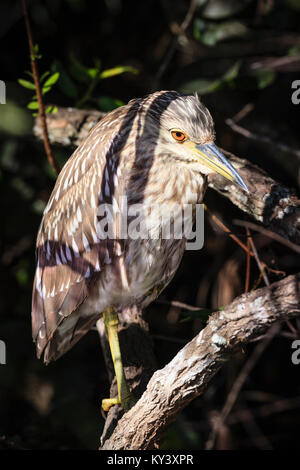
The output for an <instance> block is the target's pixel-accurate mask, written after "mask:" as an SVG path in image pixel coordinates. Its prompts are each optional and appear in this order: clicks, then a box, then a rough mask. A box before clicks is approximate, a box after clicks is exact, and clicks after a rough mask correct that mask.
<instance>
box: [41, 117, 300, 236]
mask: <svg viewBox="0 0 300 470" xmlns="http://www.w3.org/2000/svg"><path fill="white" fill-rule="evenodd" d="M104 115H105V113H102V112H100V111H86V110H81V109H75V108H59V109H58V112H57V113H56V114H48V115H47V125H48V133H49V138H50V141H51V142H52V143H56V144H60V145H66V146H72V145H73V146H77V145H79V144H80V143H81V142H82V141H83V140H84V139H85V138H86V137H87V135H88V133H89V131H90V130H91V128H92V127H93V126H94V125H95V124H96V123H97V122H98V121H99V120H100V119H101V118H102V117H103V116H104ZM34 134H35V136H36V137H38V138H39V139H41V138H42V128H41V123H40V119H39V118H37V120H36V123H35V126H34ZM224 153H225V154H226V155H227V157H228V158H229V159H230V160H231V161H232V162H233V164H234V165H235V166H236V167H237V168H238V169H239V172H240V174H241V176H242V177H243V179H244V180H245V182H246V184H247V186H248V188H249V193H248V194H246V193H245V191H243V190H242V189H240V188H239V187H238V186H236V185H234V184H233V183H230V182H228V181H227V180H225V179H224V178H223V177H221V176H219V175H214V176H212V177H211V178H210V182H209V186H210V187H211V188H213V189H215V190H216V191H218V192H219V193H220V194H222V195H223V196H225V197H227V198H228V199H230V201H231V202H232V203H233V204H234V205H236V206H238V207H239V208H240V209H242V210H243V211H244V212H246V213H247V214H249V215H251V217H254V218H255V219H256V220H257V221H259V222H262V223H263V224H264V225H265V226H267V227H269V228H270V229H272V230H275V231H277V232H278V233H280V235H282V236H283V237H285V238H287V239H289V240H291V241H293V242H295V243H300V201H299V199H297V197H296V196H295V195H294V193H293V191H292V190H290V189H289V188H287V187H286V186H284V185H282V184H280V183H278V182H277V181H275V180H273V179H272V178H271V177H270V176H268V175H267V173H266V172H265V171H263V170H262V169H261V168H259V167H257V166H256V165H253V164H252V163H250V162H249V161H247V160H245V159H241V158H239V157H236V156H235V155H233V154H231V153H229V152H226V151H224Z"/></svg>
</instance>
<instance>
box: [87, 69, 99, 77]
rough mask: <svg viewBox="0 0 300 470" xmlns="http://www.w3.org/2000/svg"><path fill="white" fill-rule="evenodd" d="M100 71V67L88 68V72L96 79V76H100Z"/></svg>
mask: <svg viewBox="0 0 300 470" xmlns="http://www.w3.org/2000/svg"><path fill="white" fill-rule="evenodd" d="M99 71H100V70H99V69H98V68H91V69H87V73H88V75H89V76H90V77H91V78H92V79H95V78H96V77H98V75H99Z"/></svg>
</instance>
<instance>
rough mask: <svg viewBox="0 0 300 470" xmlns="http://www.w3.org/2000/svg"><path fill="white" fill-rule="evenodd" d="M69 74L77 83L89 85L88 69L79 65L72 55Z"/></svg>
mask: <svg viewBox="0 0 300 470" xmlns="http://www.w3.org/2000/svg"><path fill="white" fill-rule="evenodd" d="M70 73H71V75H72V76H73V77H74V78H75V79H76V80H77V81H78V82H81V83H89V82H90V81H91V76H90V74H89V68H88V67H85V65H83V64H81V63H80V62H79V60H78V59H76V57H74V56H73V55H72V56H71V66H70Z"/></svg>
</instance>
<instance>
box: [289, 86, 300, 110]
mask: <svg viewBox="0 0 300 470" xmlns="http://www.w3.org/2000/svg"><path fill="white" fill-rule="evenodd" d="M292 89H293V90H295V91H293V93H292V96H291V99H292V103H293V104H299V103H300V80H294V81H293V82H292Z"/></svg>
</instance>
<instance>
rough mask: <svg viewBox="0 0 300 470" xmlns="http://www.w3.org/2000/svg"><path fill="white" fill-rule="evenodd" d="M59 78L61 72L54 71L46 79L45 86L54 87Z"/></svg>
mask: <svg viewBox="0 0 300 470" xmlns="http://www.w3.org/2000/svg"><path fill="white" fill-rule="evenodd" d="M58 79H59V72H55V73H53V74H52V75H51V76H50V77H49V78H48V79H47V80H46V81H45V83H44V84H43V88H44V87H50V88H51V87H52V86H53V85H54V84H55V83H56V82H57V80H58Z"/></svg>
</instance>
